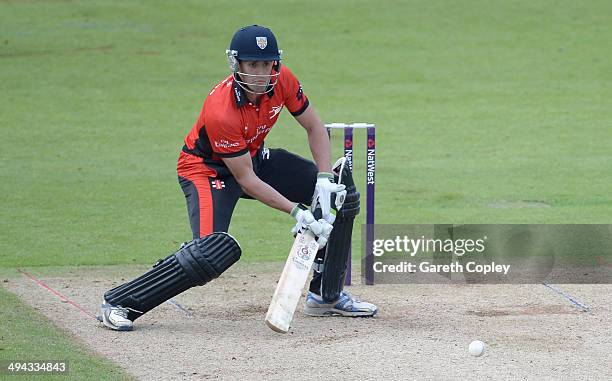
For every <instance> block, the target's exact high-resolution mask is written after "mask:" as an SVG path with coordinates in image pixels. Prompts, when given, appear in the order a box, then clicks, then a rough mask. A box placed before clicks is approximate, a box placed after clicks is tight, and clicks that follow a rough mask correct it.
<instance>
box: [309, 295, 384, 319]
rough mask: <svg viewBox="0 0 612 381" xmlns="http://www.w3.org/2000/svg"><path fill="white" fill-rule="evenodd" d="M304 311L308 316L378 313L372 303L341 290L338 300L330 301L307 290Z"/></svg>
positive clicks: (367, 315)
mask: <svg viewBox="0 0 612 381" xmlns="http://www.w3.org/2000/svg"><path fill="white" fill-rule="evenodd" d="M304 313H305V314H306V315H309V316H332V315H341V316H351V317H369V316H375V315H376V314H377V313H378V307H376V306H375V305H374V304H372V303H368V302H362V301H360V300H357V299H355V298H354V297H353V296H352V295H351V294H349V293H348V292H346V291H342V292H341V293H340V297H339V298H338V300H336V301H334V302H331V303H327V302H326V301H324V300H323V298H322V297H321V296H319V295H317V294H315V293H314V292H311V291H309V292H308V296H306V303H305V306H304Z"/></svg>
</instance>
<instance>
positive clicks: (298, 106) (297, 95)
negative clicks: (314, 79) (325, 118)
mask: <svg viewBox="0 0 612 381" xmlns="http://www.w3.org/2000/svg"><path fill="white" fill-rule="evenodd" d="M281 81H282V83H283V87H284V94H285V105H286V106H287V110H289V112H290V113H291V115H293V116H299V115H302V113H303V112H304V111H306V109H307V108H308V104H309V102H308V98H307V97H306V95H305V94H304V91H303V90H302V85H300V81H298V79H297V78H296V77H295V75H293V73H292V72H291V70H289V68H287V67H286V66H282V67H281Z"/></svg>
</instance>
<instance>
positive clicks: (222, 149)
mask: <svg viewBox="0 0 612 381" xmlns="http://www.w3.org/2000/svg"><path fill="white" fill-rule="evenodd" d="M206 133H207V135H208V140H209V141H210V146H211V149H212V151H213V152H214V153H215V154H216V155H217V156H219V157H236V156H241V155H244V154H245V153H247V152H249V149H248V148H247V144H246V141H245V140H244V136H243V135H242V128H241V125H240V123H238V122H237V121H232V120H231V119H230V120H228V119H226V118H219V117H214V118H207V120H206Z"/></svg>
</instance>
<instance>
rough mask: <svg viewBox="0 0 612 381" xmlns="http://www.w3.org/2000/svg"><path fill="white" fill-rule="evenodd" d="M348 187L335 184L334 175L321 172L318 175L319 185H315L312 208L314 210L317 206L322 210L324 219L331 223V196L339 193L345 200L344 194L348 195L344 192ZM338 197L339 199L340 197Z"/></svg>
mask: <svg viewBox="0 0 612 381" xmlns="http://www.w3.org/2000/svg"><path fill="white" fill-rule="evenodd" d="M345 188H346V186H345V185H344V184H336V183H335V182H334V175H333V174H331V173H328V172H319V173H318V174H317V183H316V185H315V191H314V194H313V195H312V206H311V208H312V209H313V210H314V208H316V207H317V206H318V207H320V208H321V214H322V215H323V218H324V219H325V220H327V221H329V218H330V217H329V216H330V213H331V195H332V194H333V193H338V196H340V197H341V198H342V199H343V200H344V197H343V196H341V195H342V194H344V195H346V191H345V190H344V189H345ZM338 196H337V197H338Z"/></svg>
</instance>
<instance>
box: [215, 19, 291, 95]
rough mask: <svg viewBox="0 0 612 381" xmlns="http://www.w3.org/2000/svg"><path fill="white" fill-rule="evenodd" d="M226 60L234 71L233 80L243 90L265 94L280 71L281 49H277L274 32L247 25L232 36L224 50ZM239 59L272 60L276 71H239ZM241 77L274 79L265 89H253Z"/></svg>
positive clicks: (261, 27)
mask: <svg viewBox="0 0 612 381" xmlns="http://www.w3.org/2000/svg"><path fill="white" fill-rule="evenodd" d="M225 52H226V54H227V60H228V62H229V66H230V69H231V71H232V72H233V73H234V80H235V81H236V82H237V83H238V84H239V85H240V86H241V87H242V88H243V89H244V90H245V91H248V92H250V93H255V94H265V93H268V92H270V91H271V90H272V89H273V88H274V86H275V85H276V84H277V82H278V75H279V73H280V62H281V55H282V53H283V51H282V50H280V49H278V43H277V42H276V37H275V36H274V33H272V31H271V30H270V29H268V28H266V27H265V26H261V25H249V26H245V27H243V28H240V29H238V31H236V33H234V37H232V41H231V42H230V46H229V49H227V50H226V51H225ZM240 61H274V62H275V64H274V66H273V69H274V71H276V73H274V74H272V73H271V74H269V75H253V74H246V73H242V72H240V71H239V65H238V63H239V62H240ZM241 77H266V78H268V80H270V81H271V80H272V79H274V82H271V83H270V86H269V88H268V89H267V90H266V91H263V92H260V91H253V90H252V89H250V88H249V86H248V84H247V83H246V82H244V81H243V80H241Z"/></svg>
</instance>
